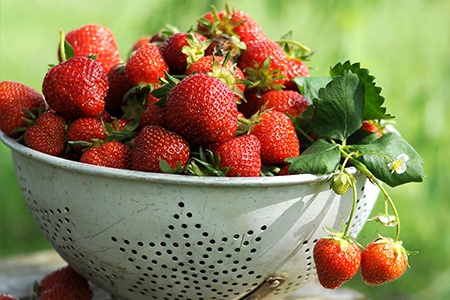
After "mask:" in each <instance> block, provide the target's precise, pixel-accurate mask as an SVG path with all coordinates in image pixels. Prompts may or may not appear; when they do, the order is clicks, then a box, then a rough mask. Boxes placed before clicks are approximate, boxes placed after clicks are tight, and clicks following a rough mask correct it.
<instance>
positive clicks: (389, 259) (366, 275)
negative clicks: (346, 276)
mask: <svg viewBox="0 0 450 300" xmlns="http://www.w3.org/2000/svg"><path fill="white" fill-rule="evenodd" d="M407 266H408V254H407V252H406V250H405V248H404V247H403V246H402V244H401V242H400V241H394V240H393V239H391V238H384V237H380V238H378V239H376V240H375V241H373V242H371V243H370V244H369V245H367V247H366V249H365V250H364V251H363V252H362V255H361V275H362V277H363V279H364V281H365V282H366V283H367V284H370V285H381V284H383V283H386V282H388V281H391V280H395V279H397V278H398V277H400V276H401V275H402V274H403V273H404V272H405V270H406V267H407Z"/></svg>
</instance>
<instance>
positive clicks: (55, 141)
mask: <svg viewBox="0 0 450 300" xmlns="http://www.w3.org/2000/svg"><path fill="white" fill-rule="evenodd" d="M24 143H25V145H26V146H28V147H30V148H32V149H34V150H37V151H40V152H43V153H46V154H50V155H54V156H58V155H61V154H62V153H64V151H65V150H66V146H67V138H66V120H65V119H64V118H63V117H61V116H59V115H58V114H56V113H53V112H46V113H43V114H42V115H40V116H39V117H38V118H37V119H36V122H35V123H34V124H33V125H31V126H29V127H28V128H27V129H26V130H25V133H24Z"/></svg>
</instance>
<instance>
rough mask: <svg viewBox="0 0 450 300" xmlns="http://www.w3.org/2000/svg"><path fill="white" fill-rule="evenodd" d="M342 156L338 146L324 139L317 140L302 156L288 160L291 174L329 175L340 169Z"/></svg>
mask: <svg viewBox="0 0 450 300" xmlns="http://www.w3.org/2000/svg"><path fill="white" fill-rule="evenodd" d="M340 159H341V154H340V151H339V145H338V144H332V143H329V142H327V141H325V140H323V139H318V140H316V141H315V142H314V143H313V144H312V145H311V146H310V147H308V148H307V149H306V150H305V151H303V153H302V155H300V156H298V157H294V158H288V159H286V161H287V162H288V163H290V166H289V173H290V174H295V173H311V174H329V173H333V172H334V171H336V170H337V168H338V167H339V162H340Z"/></svg>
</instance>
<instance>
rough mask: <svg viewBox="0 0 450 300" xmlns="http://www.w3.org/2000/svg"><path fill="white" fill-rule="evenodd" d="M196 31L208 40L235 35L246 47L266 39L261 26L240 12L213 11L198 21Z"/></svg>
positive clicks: (228, 10)
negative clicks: (223, 35)
mask: <svg viewBox="0 0 450 300" xmlns="http://www.w3.org/2000/svg"><path fill="white" fill-rule="evenodd" d="M197 30H198V31H199V32H200V33H202V34H204V35H206V36H207V37H209V38H215V37H216V36H219V35H222V34H226V35H229V36H231V35H237V36H238V37H239V39H240V40H241V41H242V42H244V43H245V44H246V45H247V46H248V45H251V44H253V43H256V42H258V41H261V40H265V39H268V38H267V36H266V34H265V33H264V31H263V30H262V28H261V26H260V25H259V24H258V23H257V22H256V21H255V20H254V19H252V18H251V17H250V16H249V15H247V14H246V13H245V12H243V11H241V10H230V9H229V7H228V6H227V7H225V10H223V11H220V12H217V11H215V10H213V11H212V12H208V13H206V14H205V15H203V17H202V18H200V19H199V23H198V26H197Z"/></svg>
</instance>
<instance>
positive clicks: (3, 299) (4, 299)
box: [0, 294, 19, 300]
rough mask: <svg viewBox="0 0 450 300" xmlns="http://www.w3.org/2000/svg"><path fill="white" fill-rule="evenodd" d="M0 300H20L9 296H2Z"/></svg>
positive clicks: (0, 295)
mask: <svg viewBox="0 0 450 300" xmlns="http://www.w3.org/2000/svg"><path fill="white" fill-rule="evenodd" d="M0 300H19V299H18V298H16V297H14V296H12V295H9V294H0Z"/></svg>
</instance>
